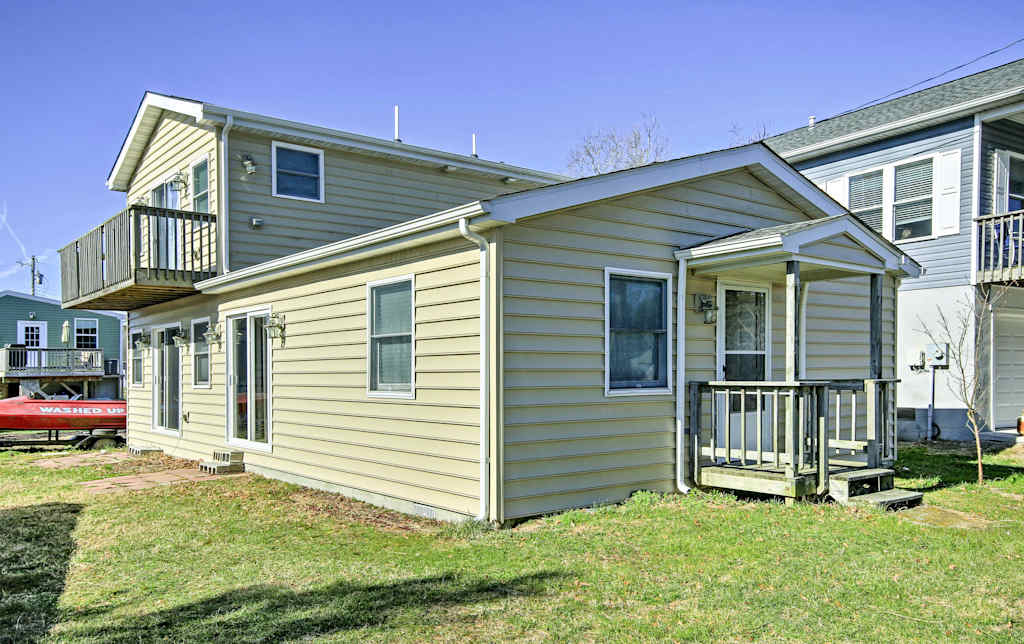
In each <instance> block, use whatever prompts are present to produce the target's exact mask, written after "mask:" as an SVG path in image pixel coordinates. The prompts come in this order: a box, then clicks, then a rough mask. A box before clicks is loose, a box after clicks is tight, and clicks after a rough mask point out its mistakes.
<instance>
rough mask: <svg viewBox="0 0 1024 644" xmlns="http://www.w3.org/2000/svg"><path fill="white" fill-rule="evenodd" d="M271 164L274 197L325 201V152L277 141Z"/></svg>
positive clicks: (272, 149)
mask: <svg viewBox="0 0 1024 644" xmlns="http://www.w3.org/2000/svg"><path fill="white" fill-rule="evenodd" d="M271 165H272V166H273V167H272V169H271V174H272V183H273V185H272V187H271V192H272V194H273V195H274V196H275V197H286V198H288V199H302V200H304V201H318V202H320V203H323V202H324V151H323V150H319V149H317V148H307V147H305V146H302V145H292V144H291V143H281V142H280V141H274V142H273V143H272V144H271Z"/></svg>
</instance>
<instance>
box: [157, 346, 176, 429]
mask: <svg viewBox="0 0 1024 644" xmlns="http://www.w3.org/2000/svg"><path fill="white" fill-rule="evenodd" d="M177 335H178V330H177V329H163V330H161V331H158V332H157V334H156V352H155V353H156V356H155V357H156V363H157V364H155V365H154V369H153V377H154V382H153V388H154V403H155V421H156V426H157V427H161V428H163V429H169V430H171V431H178V430H179V429H180V427H181V425H180V423H179V418H180V415H181V414H180V411H181V353H180V350H179V349H178V347H177V345H175V344H174V338H175V336H177Z"/></svg>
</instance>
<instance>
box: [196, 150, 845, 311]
mask: <svg viewBox="0 0 1024 644" xmlns="http://www.w3.org/2000/svg"><path fill="white" fill-rule="evenodd" d="M741 168H746V169H747V170H749V171H750V172H751V174H753V175H754V176H756V177H757V178H758V179H759V180H761V181H762V182H764V183H765V184H766V185H768V186H769V187H771V188H773V189H774V190H776V191H778V192H779V194H781V195H783V196H784V197H785V198H786V199H787V200H789V201H790V203H793V204H794V205H795V206H796V207H797V208H799V209H801V210H803V211H804V213H805V214H807V216H808V217H809V218H821V217H828V216H832V215H840V214H845V213H846V212H847V210H846V209H845V208H844V207H843V206H841V205H839V204H838V203H836V202H835V201H834V200H833V199H832V198H831V197H829V196H828V195H827V194H825V193H824V192H823V191H822V190H821V189H820V188H818V187H817V186H816V185H814V183H812V182H811V181H810V180H809V179H807V177H805V176H804V175H802V174H800V173H799V172H798V171H797V170H796V169H794V168H793V166H791V165H789V164H788V163H786V162H785V161H784V160H782V159H781V158H780V157H779V156H778V155H777V154H775V153H774V152H772V151H771V150H770V149H769V148H768V147H767V146H765V145H764V144H762V143H751V144H748V145H743V146H740V147H736V148H728V149H725V150H717V151H715V152H708V153H705V154H697V155H693V156H689V157H683V158H680V159H673V160H671V161H661V162H657V163H651V164H648V165H645V166H641V167H638V168H631V169H628V170H619V171H616V172H609V173H606V174H599V175H596V176H593V177H586V178H583V179H576V180H573V181H564V182H562V183H559V184H555V185H551V186H541V187H538V188H530V189H527V190H521V191H518V192H512V193H507V194H504V195H501V196H498V197H494V198H492V199H487V200H483V201H474V202H471V203H468V204H465V205H462V206H457V207H455V208H449V209H448V210H444V211H441V212H438V213H434V214H432V215H427V216H425V217H420V218H418V219H412V220H410V221H407V222H404V223H401V224H396V225H394V226H389V227H387V228H381V229H379V230H375V231H372V232H369V233H365V234H363V235H358V236H356V237H350V238H348V239H343V240H341V241H337V242H333V243H330V244H326V245H324V246H319V247H317V248H313V249H310V250H306V251H302V252H299V253H295V254H293V255H288V256H286V257H281V258H278V259H273V260H270V261H267V262H263V263H262V264H256V265H254V266H249V267H246V268H243V269H240V270H237V271H231V272H229V273H226V274H224V275H218V276H217V277H213V278H211V279H208V280H204V281H202V282H198V283H197V284H196V288H197V289H199V290H201V291H202V292H204V293H223V292H226V291H233V290H236V289H240V288H245V287H248V286H253V285H255V284H260V283H263V282H268V281H272V280H276V279H280V278H282V277H287V276H292V275H298V274H301V273H305V272H309V271H313V270H318V269H321V268H326V267H329V266H336V265H340V264H345V263H348V262H352V261H356V260H360V259H366V258H368V257H373V256H375V255H380V254H384V253H387V252H393V251H395V250H399V249H402V248H408V247H410V246H415V245H421V244H427V243H433V242H436V241H441V240H443V239H451V238H454V237H457V236H459V234H460V233H459V231H458V225H459V220H461V219H470V220H471V221H472V225H473V226H474V227H475V228H476V229H477V230H481V229H486V228H493V227H495V226H504V225H508V224H513V223H515V222H517V221H519V220H522V219H525V218H527V217H533V216H536V215H541V214H544V213H548V212H553V211H556V210H563V209H566V208H574V207H578V206H582V205H585V204H589V203H594V202H598V201H604V200H608V199H615V198H619V197H623V196H626V195H629V194H632V193H637V192H643V191H646V190H653V189H656V188H659V187H661V186H667V185H671V184H674V183H679V182H681V181H686V180H688V179H694V178H698V177H704V176H708V175H712V174H718V173H723V172H730V171H733V170H738V169H741Z"/></svg>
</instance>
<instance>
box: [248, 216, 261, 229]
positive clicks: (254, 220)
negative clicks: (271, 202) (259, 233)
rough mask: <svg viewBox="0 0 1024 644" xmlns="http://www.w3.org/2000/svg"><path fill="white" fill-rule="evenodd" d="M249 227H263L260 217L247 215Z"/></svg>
mask: <svg viewBox="0 0 1024 644" xmlns="http://www.w3.org/2000/svg"><path fill="white" fill-rule="evenodd" d="M249 228H252V229H253V230H256V229H257V228H263V218H262V217H249Z"/></svg>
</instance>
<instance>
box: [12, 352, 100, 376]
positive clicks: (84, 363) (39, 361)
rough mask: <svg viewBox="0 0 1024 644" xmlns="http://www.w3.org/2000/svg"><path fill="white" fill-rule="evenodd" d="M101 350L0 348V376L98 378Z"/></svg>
mask: <svg viewBox="0 0 1024 644" xmlns="http://www.w3.org/2000/svg"><path fill="white" fill-rule="evenodd" d="M103 373H104V370H103V350H102V349H41V348H35V347H3V348H0V376H3V377H18V378H41V377H59V376H80V377H81V376H102V375H103Z"/></svg>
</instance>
